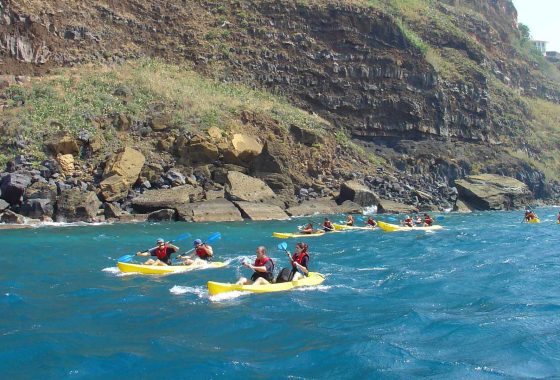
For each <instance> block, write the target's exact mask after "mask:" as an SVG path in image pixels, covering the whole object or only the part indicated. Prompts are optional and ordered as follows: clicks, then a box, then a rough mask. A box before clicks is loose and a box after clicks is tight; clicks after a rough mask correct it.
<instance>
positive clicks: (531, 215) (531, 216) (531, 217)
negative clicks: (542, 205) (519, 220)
mask: <svg viewBox="0 0 560 380" xmlns="http://www.w3.org/2000/svg"><path fill="white" fill-rule="evenodd" d="M534 219H537V214H535V213H534V212H533V210H529V209H527V210H525V221H526V222H530V221H531V220H534Z"/></svg>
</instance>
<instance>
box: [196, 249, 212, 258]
mask: <svg viewBox="0 0 560 380" xmlns="http://www.w3.org/2000/svg"><path fill="white" fill-rule="evenodd" d="M195 253H196V255H197V256H198V257H200V258H201V259H206V258H208V257H210V255H209V254H208V252H206V249H204V248H197V249H196V251H195Z"/></svg>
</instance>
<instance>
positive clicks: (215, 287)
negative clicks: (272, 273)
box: [208, 272, 325, 296]
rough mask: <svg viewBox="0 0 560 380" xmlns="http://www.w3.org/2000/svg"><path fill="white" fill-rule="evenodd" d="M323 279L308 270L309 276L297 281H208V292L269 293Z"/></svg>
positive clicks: (323, 278) (319, 282)
mask: <svg viewBox="0 0 560 380" xmlns="http://www.w3.org/2000/svg"><path fill="white" fill-rule="evenodd" d="M323 281H325V276H323V275H322V274H321V273H317V272H309V276H307V277H305V278H302V279H300V280H297V281H290V282H282V283H279V284H268V285H236V284H228V283H223V282H214V281H208V293H209V294H210V295H211V296H214V295H216V294H221V293H227V292H234V291H237V292H252V293H271V292H283V291H286V290H290V289H294V288H299V287H302V286H314V285H320V284H321V283H322V282H323Z"/></svg>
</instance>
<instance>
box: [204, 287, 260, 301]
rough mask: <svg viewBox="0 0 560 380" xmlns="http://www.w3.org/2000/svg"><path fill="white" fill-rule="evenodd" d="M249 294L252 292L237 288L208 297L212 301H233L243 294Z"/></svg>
mask: <svg viewBox="0 0 560 380" xmlns="http://www.w3.org/2000/svg"><path fill="white" fill-rule="evenodd" d="M248 294H251V292H240V291H237V290H235V291H233V292H227V293H220V294H216V295H213V296H209V297H208V299H209V300H210V301H211V302H224V301H231V300H234V299H236V298H239V297H241V296H246V295H248Z"/></svg>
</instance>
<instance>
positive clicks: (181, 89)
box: [0, 60, 328, 159]
mask: <svg viewBox="0 0 560 380" xmlns="http://www.w3.org/2000/svg"><path fill="white" fill-rule="evenodd" d="M6 94H7V97H8V105H9V108H8V109H7V110H5V111H6V112H5V113H6V116H7V120H8V125H7V126H4V132H5V133H3V134H2V136H1V137H0V145H3V146H10V145H13V142H14V140H15V139H16V138H18V139H20V140H23V141H25V142H26V144H27V153H28V154H30V155H33V156H35V157H36V158H38V159H41V158H43V157H44V155H43V152H42V149H43V147H42V142H43V137H45V136H48V135H50V134H52V133H54V132H58V131H64V132H68V133H70V134H72V135H74V136H77V135H78V133H80V132H81V131H87V132H88V133H89V134H90V135H92V136H96V135H97V136H100V135H102V137H103V140H104V141H108V140H111V141H114V142H115V143H116V144H118V143H119V139H118V138H117V136H116V135H115V133H114V132H112V131H113V129H112V128H105V126H106V125H112V120H113V118H114V116H115V115H117V114H123V115H126V116H128V117H129V118H130V119H131V120H132V121H133V122H134V121H137V122H143V121H144V120H147V119H148V118H149V117H151V116H153V114H154V112H157V113H161V114H164V115H168V116H170V117H169V118H168V119H169V120H171V122H172V125H171V127H173V128H177V129H184V130H194V131H198V130H205V129H207V128H209V127H211V126H228V125H233V124H235V123H236V122H238V120H239V118H240V114H241V112H242V111H253V112H257V113H265V114H269V115H270V116H271V117H273V118H275V119H277V120H278V121H279V122H280V126H281V127H282V128H284V129H285V130H287V129H288V128H289V126H290V124H297V125H299V126H301V127H306V128H310V129H322V128H324V127H325V126H326V125H328V123H327V122H326V121H325V120H323V119H321V118H319V117H317V116H314V115H310V114H308V113H307V112H304V111H302V110H300V109H297V108H295V107H293V106H291V105H290V104H289V103H288V101H287V100H286V99H283V98H280V97H278V96H274V95H272V94H270V93H267V92H264V91H256V90H251V89H249V88H248V87H245V86H242V85H238V84H224V83H220V82H218V81H214V80H210V79H206V78H204V77H202V76H201V75H199V74H197V73H195V72H194V71H193V70H191V69H190V68H189V67H187V66H176V65H170V64H166V63H163V62H162V61H159V60H141V61H137V62H131V63H127V64H125V65H122V66H113V67H103V66H86V67H81V68H79V69H65V70H61V71H59V72H58V73H57V74H56V75H52V76H49V77H44V78H42V79H37V80H33V81H32V82H31V83H30V84H28V85H18V86H12V87H10V88H9V89H8V90H7V91H6ZM18 104H23V106H16V105H18ZM154 110H156V111H154ZM100 126H103V128H100ZM104 128H105V130H104ZM38 137H39V138H38Z"/></svg>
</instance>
